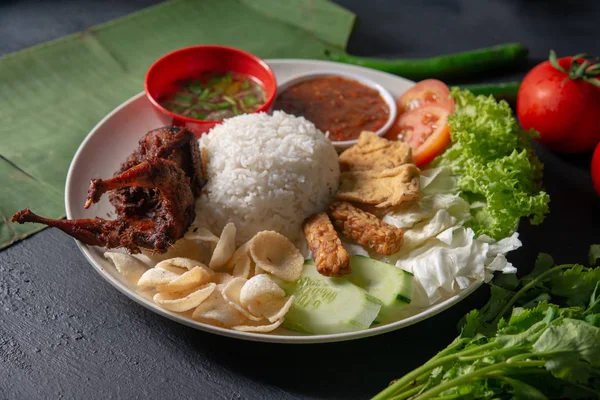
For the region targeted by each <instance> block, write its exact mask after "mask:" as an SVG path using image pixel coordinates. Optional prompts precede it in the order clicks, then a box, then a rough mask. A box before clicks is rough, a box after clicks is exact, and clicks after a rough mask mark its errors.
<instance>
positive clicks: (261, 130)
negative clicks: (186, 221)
mask: <svg viewBox="0 0 600 400" xmlns="http://www.w3.org/2000/svg"><path fill="white" fill-rule="evenodd" d="M200 147H201V148H202V147H204V148H206V150H207V151H208V164H207V174H208V183H207V184H206V186H205V187H204V189H203V193H202V195H201V196H200V198H199V199H198V201H197V203H196V208H197V215H198V217H197V222H198V223H199V224H200V225H207V226H208V227H209V228H210V229H211V230H212V231H213V232H214V233H220V231H221V229H223V227H224V226H225V225H226V224H227V223H228V222H233V223H234V224H235V225H236V227H237V229H238V231H237V242H238V243H241V242H245V241H247V240H249V239H250V238H251V237H252V236H254V235H255V234H256V233H257V232H259V231H262V230H274V231H277V232H279V233H281V234H283V235H284V236H286V237H288V238H289V239H290V240H292V241H296V240H299V239H301V237H302V222H303V221H304V219H306V218H307V217H309V216H310V215H312V214H314V213H316V212H319V211H323V210H325V209H326V208H327V206H328V204H329V203H330V202H331V201H332V199H333V196H334V195H335V192H336V191H337V188H338V182H339V175H340V170H339V165H338V157H337V153H336V151H335V149H334V147H333V145H332V144H331V142H330V141H329V139H327V138H326V137H325V136H324V135H323V133H322V132H321V131H319V130H318V129H317V128H316V127H315V126H314V124H312V123H311V122H309V121H308V120H306V119H305V118H302V117H295V116H293V115H289V114H286V113H284V112H280V111H275V112H274V113H273V115H272V116H271V115H268V114H265V113H260V114H248V115H241V116H238V117H234V118H230V119H227V120H225V121H224V122H223V123H222V124H220V125H217V126H216V127H215V128H213V129H212V130H211V131H210V132H209V133H208V134H206V135H203V136H202V138H201V140H200Z"/></svg>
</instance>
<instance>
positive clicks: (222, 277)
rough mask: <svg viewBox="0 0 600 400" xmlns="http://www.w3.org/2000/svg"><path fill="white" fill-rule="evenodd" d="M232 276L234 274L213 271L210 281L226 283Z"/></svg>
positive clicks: (219, 283)
mask: <svg viewBox="0 0 600 400" xmlns="http://www.w3.org/2000/svg"><path fill="white" fill-rule="evenodd" d="M233 278H234V276H233V275H231V274H228V273H227V272H215V273H214V274H213V276H212V278H211V281H212V282H214V283H216V284H217V285H226V284H227V283H228V282H229V281H230V280H232V279H233Z"/></svg>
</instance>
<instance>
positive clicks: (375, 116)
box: [273, 76, 390, 141]
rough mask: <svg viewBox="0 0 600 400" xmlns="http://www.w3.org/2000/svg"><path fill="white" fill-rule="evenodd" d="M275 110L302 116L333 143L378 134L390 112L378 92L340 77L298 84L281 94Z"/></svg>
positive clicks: (315, 79) (322, 78) (321, 78)
mask: <svg viewBox="0 0 600 400" xmlns="http://www.w3.org/2000/svg"><path fill="white" fill-rule="evenodd" d="M273 108H274V109H275V110H282V111H285V112H286V113H288V114H293V115H296V116H303V117H305V118H306V119H308V120H309V121H311V122H312V123H314V124H315V125H316V127H317V128H319V129H320V130H321V131H323V132H324V133H325V132H327V131H329V139H331V140H332V141H344V140H352V139H357V138H358V136H359V135H360V133H361V132H362V131H373V132H376V131H377V130H379V129H380V128H381V127H382V126H383V125H385V123H386V122H387V120H388V118H389V115H390V109H389V107H388V105H387V104H386V102H385V100H383V98H382V97H381V95H380V94H379V91H377V90H375V89H373V88H371V87H368V86H365V85H363V84H362V83H360V82H357V81H355V80H352V79H347V78H342V77H338V76H327V77H320V78H314V79H310V80H306V81H303V82H299V83H297V84H295V85H294V86H291V87H290V88H288V89H287V90H285V91H284V92H283V93H281V94H280V95H279V96H278V98H277V100H276V101H275V105H274V107H273Z"/></svg>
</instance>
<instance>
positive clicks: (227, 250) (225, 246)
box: [208, 222, 236, 269]
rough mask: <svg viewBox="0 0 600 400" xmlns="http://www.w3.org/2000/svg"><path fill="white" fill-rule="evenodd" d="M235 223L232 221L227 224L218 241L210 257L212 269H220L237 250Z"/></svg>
mask: <svg viewBox="0 0 600 400" xmlns="http://www.w3.org/2000/svg"><path fill="white" fill-rule="evenodd" d="M235 231H236V229H235V224H233V223H232V222H230V223H228V224H227V225H225V227H224V228H223V232H221V237H220V238H219V241H218V242H217V247H215V251H214V252H213V255H212V257H211V259H210V263H209V264H208V266H209V267H211V268H212V269H219V268H221V267H222V266H224V265H225V264H227V261H229V259H230V258H231V256H232V255H233V252H234V251H235Z"/></svg>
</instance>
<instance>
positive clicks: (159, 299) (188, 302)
mask: <svg viewBox="0 0 600 400" xmlns="http://www.w3.org/2000/svg"><path fill="white" fill-rule="evenodd" d="M216 287H217V285H216V284H215V283H208V284H206V285H204V286H202V287H200V288H199V289H196V290H194V291H192V292H190V293H186V292H183V293H182V292H179V293H156V294H155V295H154V297H153V300H154V302H155V303H156V304H158V305H159V306H161V307H162V308H164V309H166V310H169V311H175V312H183V311H187V310H191V309H192V308H194V307H198V306H199V305H200V304H201V303H202V302H203V301H204V300H206V299H207V298H208V297H209V296H210V295H211V294H212V292H213V291H214V290H215V288H216ZM182 294H184V296H183V297H181V295H182Z"/></svg>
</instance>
